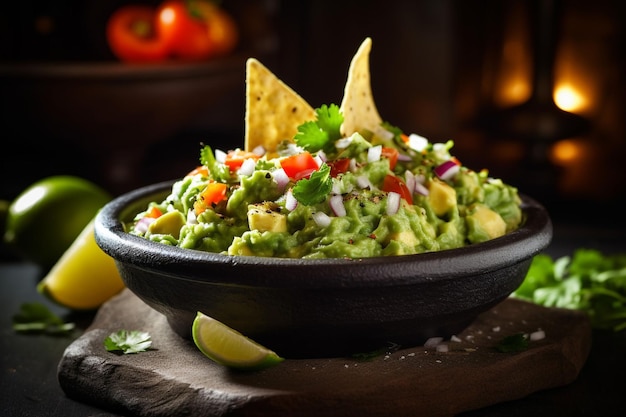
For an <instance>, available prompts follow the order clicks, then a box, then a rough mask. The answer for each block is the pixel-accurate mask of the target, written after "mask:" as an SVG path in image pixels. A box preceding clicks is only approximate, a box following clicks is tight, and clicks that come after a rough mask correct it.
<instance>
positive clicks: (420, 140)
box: [409, 133, 428, 152]
mask: <svg viewBox="0 0 626 417" xmlns="http://www.w3.org/2000/svg"><path fill="white" fill-rule="evenodd" d="M427 146H428V139H426V138H425V137H423V136H420V135H417V134H415V133H411V134H410V135H409V147H410V148H411V149H414V150H416V151H417V152H422V151H423V150H424V149H426V147H427Z"/></svg>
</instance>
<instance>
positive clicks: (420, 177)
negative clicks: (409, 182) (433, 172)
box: [415, 174, 426, 184]
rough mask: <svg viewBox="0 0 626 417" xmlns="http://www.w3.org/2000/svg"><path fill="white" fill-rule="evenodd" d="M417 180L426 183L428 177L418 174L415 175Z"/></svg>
mask: <svg viewBox="0 0 626 417" xmlns="http://www.w3.org/2000/svg"><path fill="white" fill-rule="evenodd" d="M415 181H417V182H419V183H420V184H424V183H425V182H426V177H425V176H424V175H422V174H417V175H416V176H415Z"/></svg>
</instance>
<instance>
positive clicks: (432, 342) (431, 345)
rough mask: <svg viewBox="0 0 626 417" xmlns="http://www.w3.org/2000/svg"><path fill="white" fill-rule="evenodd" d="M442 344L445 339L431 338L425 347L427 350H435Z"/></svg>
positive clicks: (425, 343)
mask: <svg viewBox="0 0 626 417" xmlns="http://www.w3.org/2000/svg"><path fill="white" fill-rule="evenodd" d="M441 342H443V337H438V336H437V337H430V338H428V340H426V342H424V347H425V348H427V349H428V348H434V347H437V345H438V344H440V343H441Z"/></svg>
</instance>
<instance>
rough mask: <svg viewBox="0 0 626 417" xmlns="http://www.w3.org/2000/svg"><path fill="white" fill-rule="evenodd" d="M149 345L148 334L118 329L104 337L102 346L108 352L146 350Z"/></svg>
mask: <svg viewBox="0 0 626 417" xmlns="http://www.w3.org/2000/svg"><path fill="white" fill-rule="evenodd" d="M150 346H152V339H151V338H150V334H149V333H148V332H141V331H138V330H130V331H129V330H119V331H117V332H116V333H111V334H110V335H109V336H108V337H107V338H106V339H104V348H105V349H106V350H107V351H109V352H120V351H121V352H122V353H124V354H128V353H139V352H144V351H146V350H148V349H149V348H150Z"/></svg>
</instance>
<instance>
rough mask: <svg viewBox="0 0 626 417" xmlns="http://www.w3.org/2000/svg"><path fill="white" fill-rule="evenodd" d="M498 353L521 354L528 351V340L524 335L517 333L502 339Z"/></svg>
mask: <svg viewBox="0 0 626 417" xmlns="http://www.w3.org/2000/svg"><path fill="white" fill-rule="evenodd" d="M495 347H496V350H497V351H498V352H503V353H506V352H521V351H524V350H526V349H528V338H527V337H526V335H525V334H523V333H517V334H514V335H511V336H507V337H505V338H504V339H502V340H501V341H500V342H499V343H498V344H497V345H496V346H495Z"/></svg>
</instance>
